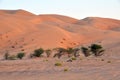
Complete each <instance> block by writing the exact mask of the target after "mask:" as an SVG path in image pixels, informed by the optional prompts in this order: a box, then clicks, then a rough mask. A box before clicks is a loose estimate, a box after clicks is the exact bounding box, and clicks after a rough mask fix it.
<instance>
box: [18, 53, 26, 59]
mask: <svg viewBox="0 0 120 80" xmlns="http://www.w3.org/2000/svg"><path fill="white" fill-rule="evenodd" d="M24 56H25V53H18V54H17V58H19V59H22V58H23V57H24Z"/></svg>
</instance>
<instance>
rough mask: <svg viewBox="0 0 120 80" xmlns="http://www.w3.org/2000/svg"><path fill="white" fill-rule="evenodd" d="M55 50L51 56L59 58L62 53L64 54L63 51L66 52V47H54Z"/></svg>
mask: <svg viewBox="0 0 120 80" xmlns="http://www.w3.org/2000/svg"><path fill="white" fill-rule="evenodd" d="M54 50H56V51H57V53H56V54H55V55H54V56H53V57H56V56H57V57H58V58H59V59H60V58H61V57H62V55H64V53H65V52H66V49H64V48H56V49H54Z"/></svg>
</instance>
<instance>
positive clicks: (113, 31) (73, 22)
mask: <svg viewBox="0 0 120 80" xmlns="http://www.w3.org/2000/svg"><path fill="white" fill-rule="evenodd" d="M0 19H1V20H0V46H1V47H0V54H4V53H5V52H6V51H9V52H12V53H17V52H20V51H21V50H22V49H24V50H25V52H26V53H30V52H32V51H33V50H34V49H36V48H40V47H42V48H45V49H48V48H50V49H52V48H56V47H64V48H67V47H76V46H80V45H83V44H87V43H95V42H101V43H102V41H103V42H104V43H103V45H104V44H105V46H106V48H109V47H108V45H109V46H110V45H112V44H114V43H116V45H117V46H119V45H118V44H117V43H119V39H120V38H118V36H119V35H120V32H119V30H120V20H114V19H107V18H98V17H88V18H85V19H82V20H77V19H74V18H70V17H66V16H61V15H52V14H51V15H47V14H46V15H34V14H32V13H30V12H27V11H24V10H0ZM107 40H108V41H107ZM111 40H112V41H113V43H112V41H111ZM13 46H14V47H13Z"/></svg>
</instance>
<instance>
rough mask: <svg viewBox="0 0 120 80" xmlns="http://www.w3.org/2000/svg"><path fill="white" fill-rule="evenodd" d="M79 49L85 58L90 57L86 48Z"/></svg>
mask: <svg viewBox="0 0 120 80" xmlns="http://www.w3.org/2000/svg"><path fill="white" fill-rule="evenodd" d="M81 49H82V52H83V54H84V55H85V57H88V56H90V55H91V54H90V50H89V49H88V48H86V47H81Z"/></svg>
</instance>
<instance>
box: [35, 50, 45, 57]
mask: <svg viewBox="0 0 120 80" xmlns="http://www.w3.org/2000/svg"><path fill="white" fill-rule="evenodd" d="M43 53H44V49H42V48H40V49H36V50H34V54H33V56H35V57H40V56H41V55H42V54H43Z"/></svg>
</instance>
